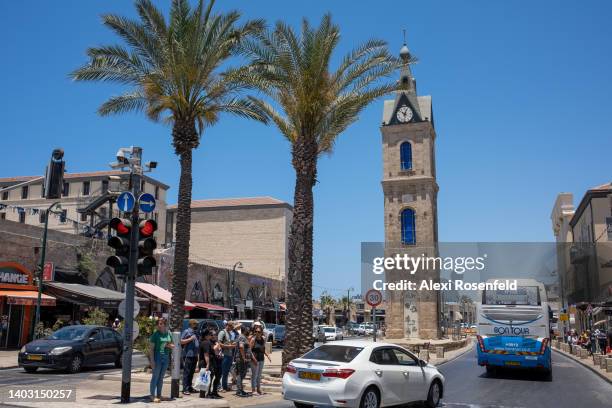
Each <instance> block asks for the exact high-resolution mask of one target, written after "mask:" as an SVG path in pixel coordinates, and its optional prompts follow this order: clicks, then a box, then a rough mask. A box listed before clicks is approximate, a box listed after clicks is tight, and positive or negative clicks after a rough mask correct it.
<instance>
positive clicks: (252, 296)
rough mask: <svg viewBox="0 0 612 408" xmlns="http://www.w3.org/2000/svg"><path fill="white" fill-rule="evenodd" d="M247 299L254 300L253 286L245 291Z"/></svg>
mask: <svg viewBox="0 0 612 408" xmlns="http://www.w3.org/2000/svg"><path fill="white" fill-rule="evenodd" d="M246 298H247V300H254V299H255V292H254V291H253V288H251V289H249V291H248V292H247V297H246Z"/></svg>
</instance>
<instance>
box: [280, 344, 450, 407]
mask: <svg viewBox="0 0 612 408" xmlns="http://www.w3.org/2000/svg"><path fill="white" fill-rule="evenodd" d="M406 378H410V381H407V380H406ZM282 390H283V397H284V398H285V399H286V400H289V401H293V403H294V404H295V406H296V407H297V408H307V407H308V408H309V407H313V406H315V405H316V406H319V405H336V406H338V405H340V404H339V402H338V401H342V404H341V405H342V406H343V407H360V406H361V407H386V406H391V405H400V404H401V405H403V404H406V403H409V402H414V401H425V402H426V404H427V406H428V407H436V406H437V405H438V404H439V402H440V399H441V398H442V396H443V394H444V376H443V375H442V373H440V371H438V369H437V368H436V367H434V366H433V365H431V364H427V362H425V361H423V360H419V359H418V358H417V357H416V356H415V355H414V354H412V353H411V352H409V351H408V350H406V349H404V348H402V347H399V346H397V345H395V344H388V343H372V342H369V341H364V340H347V341H345V342H342V343H329V344H324V345H322V346H320V347H317V348H315V349H313V350H311V351H309V352H308V353H306V354H304V355H303V356H302V357H300V358H297V359H295V360H293V361H291V362H290V363H289V364H288V365H287V369H286V371H285V374H284V375H283V384H282ZM383 390H384V391H383Z"/></svg>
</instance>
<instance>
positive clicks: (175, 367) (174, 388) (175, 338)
mask: <svg viewBox="0 0 612 408" xmlns="http://www.w3.org/2000/svg"><path fill="white" fill-rule="evenodd" d="M172 342H173V343H174V349H172V382H171V383H170V398H179V396H180V393H179V388H180V377H181V333H179V332H172Z"/></svg>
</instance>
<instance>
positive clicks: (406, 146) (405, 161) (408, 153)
mask: <svg viewBox="0 0 612 408" xmlns="http://www.w3.org/2000/svg"><path fill="white" fill-rule="evenodd" d="M400 162H401V165H402V170H411V169H412V145H411V144H410V142H404V143H402V144H401V145H400Z"/></svg>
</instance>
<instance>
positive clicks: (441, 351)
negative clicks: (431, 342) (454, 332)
mask: <svg viewBox="0 0 612 408" xmlns="http://www.w3.org/2000/svg"><path fill="white" fill-rule="evenodd" d="M436 358H444V347H436Z"/></svg>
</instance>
